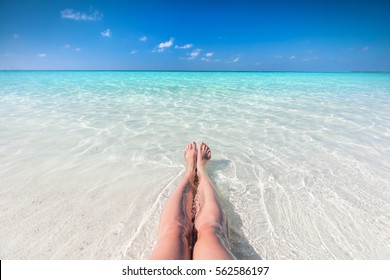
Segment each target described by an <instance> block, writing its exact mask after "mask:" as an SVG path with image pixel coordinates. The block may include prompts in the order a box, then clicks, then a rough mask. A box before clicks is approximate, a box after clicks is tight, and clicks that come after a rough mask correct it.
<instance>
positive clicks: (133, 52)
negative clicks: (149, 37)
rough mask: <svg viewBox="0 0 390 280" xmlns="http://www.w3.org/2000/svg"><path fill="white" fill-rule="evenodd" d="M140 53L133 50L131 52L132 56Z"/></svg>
mask: <svg viewBox="0 0 390 280" xmlns="http://www.w3.org/2000/svg"><path fill="white" fill-rule="evenodd" d="M137 52H138V51H137V50H132V51H131V52H130V54H136V53H137Z"/></svg>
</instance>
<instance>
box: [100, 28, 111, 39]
mask: <svg viewBox="0 0 390 280" xmlns="http://www.w3.org/2000/svg"><path fill="white" fill-rule="evenodd" d="M100 34H101V35H102V36H103V37H104V38H110V37H111V34H112V33H111V30H110V29H106V30H104V31H102V32H100Z"/></svg>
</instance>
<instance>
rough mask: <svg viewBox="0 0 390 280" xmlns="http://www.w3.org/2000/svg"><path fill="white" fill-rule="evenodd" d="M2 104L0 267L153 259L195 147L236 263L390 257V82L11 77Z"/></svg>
mask: <svg viewBox="0 0 390 280" xmlns="http://www.w3.org/2000/svg"><path fill="white" fill-rule="evenodd" d="M0 100H1V102H0V127H1V130H0V135H1V137H0V166H1V169H0V193H1V196H0V211H1V216H2V217H3V218H2V219H1V221H0V235H1V236H2V238H1V240H0V248H1V249H0V258H2V259H8V258H32V259H39V258H44V259H48V258H54V259H64V258H65V259H66V258H71V259H107V258H113V259H117V258H130V259H142V258H146V257H147V256H148V254H149V253H150V251H151V249H152V248H153V245H154V242H155V238H156V233H157V226H158V222H159V217H160V214H161V211H162V208H163V206H164V203H165V202H166V199H167V197H168V196H169V194H170V193H171V191H172V190H173V189H174V188H175V184H177V182H178V180H179V178H180V176H181V174H182V172H183V168H184V163H183V154H182V152H183V148H184V146H185V144H186V143H187V142H189V141H191V140H195V141H198V142H200V141H204V142H206V143H207V144H208V145H209V146H210V148H211V150H212V154H213V159H212V161H211V162H210V164H209V171H210V174H211V177H212V180H213V181H214V183H215V185H216V188H217V189H218V192H219V193H220V196H221V200H222V202H223V205H224V208H225V211H226V214H227V216H228V218H229V226H230V238H231V245H232V250H233V252H234V254H235V255H236V256H237V257H238V258H240V259H258V258H263V259H389V258H390V253H389V252H390V245H389V244H390V242H389V240H390V214H389V213H390V187H389V186H390V175H389V174H390V172H389V171H390V160H389V159H390V74H387V73H249V72H248V73H246V72H245V73H243V72H109V71H107V72H104V71H102V72H99V71H80V72H77V71H37V72H34V71H9V72H8V71H3V72H0ZM26 225H27V226H26Z"/></svg>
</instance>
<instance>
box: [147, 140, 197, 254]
mask: <svg viewBox="0 0 390 280" xmlns="http://www.w3.org/2000/svg"><path fill="white" fill-rule="evenodd" d="M196 156H197V150H196V144H195V142H192V143H189V144H188V145H187V146H186V147H185V149H184V158H185V161H186V171H185V172H184V175H183V178H182V179H181V181H180V183H179V185H178V186H177V188H176V190H175V191H174V192H173V194H172V195H171V196H170V198H169V200H168V201H167V204H166V205H165V207H164V210H163V212H162V214H161V220H160V226H159V229H158V236H157V243H156V246H155V248H154V250H153V252H152V253H151V255H150V256H149V259H152V260H153V259H154V260H156V259H157V260H189V259H190V258H191V252H190V247H191V244H190V242H191V236H192V216H191V210H192V201H193V189H194V184H195V168H196Z"/></svg>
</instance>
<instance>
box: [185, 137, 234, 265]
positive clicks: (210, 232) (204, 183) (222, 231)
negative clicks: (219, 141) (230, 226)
mask: <svg viewBox="0 0 390 280" xmlns="http://www.w3.org/2000/svg"><path fill="white" fill-rule="evenodd" d="M210 158H211V151H210V148H209V147H208V146H207V145H206V144H205V143H201V144H200V146H199V150H198V158H197V174H198V179H199V186H198V190H197V200H198V201H197V203H198V207H197V208H198V209H197V211H198V212H197V215H196V217H195V229H196V230H197V233H198V239H197V241H196V243H195V246H194V252H193V259H217V260H221V259H235V258H234V256H233V254H232V253H231V252H230V250H229V249H228V237H227V224H226V223H227V222H226V218H225V214H224V212H223V210H222V206H221V204H220V202H219V200H218V196H217V193H216V191H215V189H214V186H213V185H212V183H211V180H210V178H209V176H208V174H207V171H206V169H205V168H206V164H207V162H208V161H209V160H210Z"/></svg>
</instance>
